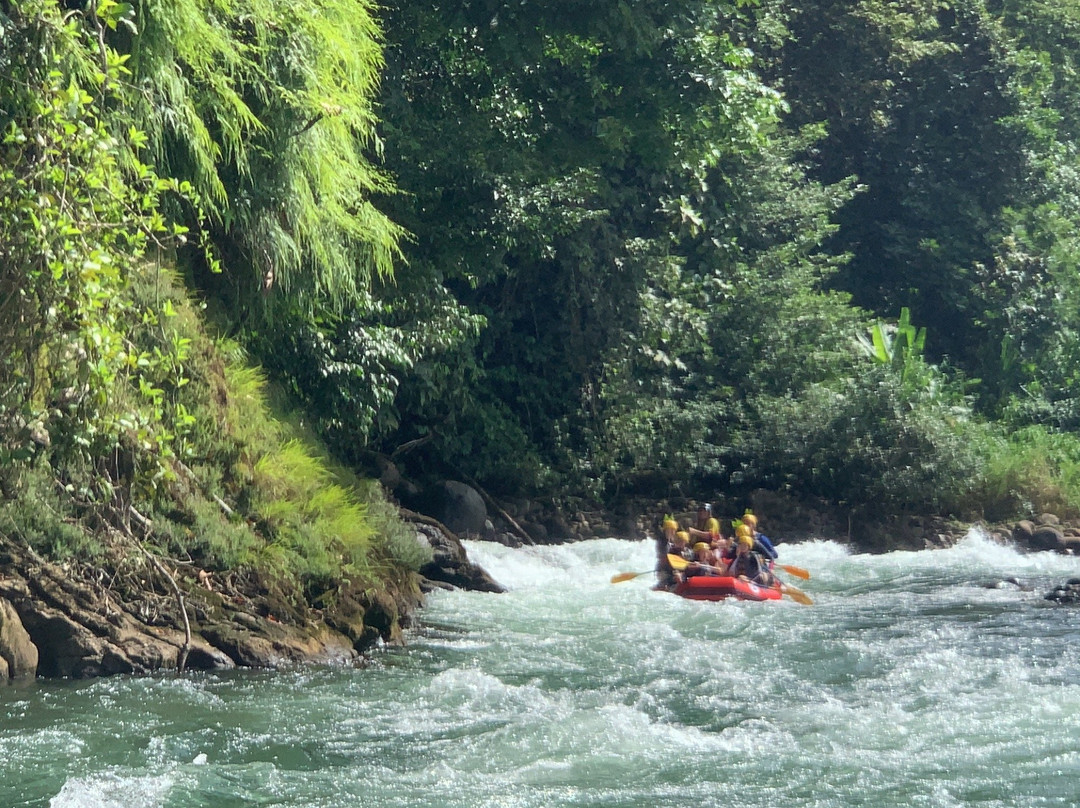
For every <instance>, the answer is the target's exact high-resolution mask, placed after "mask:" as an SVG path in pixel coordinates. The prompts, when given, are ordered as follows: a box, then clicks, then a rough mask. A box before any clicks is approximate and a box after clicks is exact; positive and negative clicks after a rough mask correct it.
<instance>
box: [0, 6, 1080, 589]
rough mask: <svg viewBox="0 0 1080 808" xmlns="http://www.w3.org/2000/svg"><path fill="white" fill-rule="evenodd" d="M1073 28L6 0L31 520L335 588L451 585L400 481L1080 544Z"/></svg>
mask: <svg viewBox="0 0 1080 808" xmlns="http://www.w3.org/2000/svg"><path fill="white" fill-rule="evenodd" d="M1078 39H1080V2H1073V0H1054V2H1049V1H1047V2H1040V1H1039V0H1023V1H1022V2H1021V0H1016V1H1015V2H1012V1H1005V2H999V1H998V0H956V1H955V2H940V1H938V0H922V1H917V0H911V1H909V2H884V1H883V0H864V1H863V2H855V1H851V2H830V1H829V0H820V1H819V2H814V1H813V0H811V1H809V2H791V1H790V0H789V1H788V2H782V1H781V0H760V2H747V1H746V0H739V1H738V2H733V3H729V2H712V1H709V2H706V1H705V0H689V1H688V2H681V3H671V2H667V1H666V0H639V1H638V2H629V0H596V2H592V3H580V2H576V0H575V1H573V2H571V0H550V1H549V2H544V3H523V2H499V1H498V0H471V1H470V2H464V3H463V2H454V3H450V2H447V3H441V2H409V3H405V2H392V1H391V2H387V3H385V4H383V5H381V6H378V7H376V6H375V4H373V3H369V2H365V1H364V0H291V2H288V3H285V2H281V1H280V0H236V2H231V3H220V2H213V1H212V0H174V1H173V2H169V3H163V2H155V0H140V2H133V3H120V2H115V0H90V1H89V2H81V1H78V0H69V1H68V2H59V0H3V2H0V76H2V82H0V125H2V131H0V138H2V142H0V154H2V159H0V333H2V335H3V341H4V346H5V350H4V352H3V356H0V483H2V486H3V498H4V502H3V504H2V505H0V508H2V509H3V511H4V513H3V516H4V524H5V525H7V527H4V528H3V529H4V530H5V531H6V532H8V533H10V534H12V535H19V536H22V537H24V538H25V539H26V540H27V541H29V542H30V543H31V544H33V545H35V546H37V547H38V548H39V549H41V550H43V551H47V552H50V553H52V554H54V555H59V556H73V557H88V558H94V557H95V555H96V554H99V553H102V552H104V549H105V548H103V547H102V546H101V540H100V539H98V538H94V536H95V535H96V534H95V532H94V530H93V529H92V528H93V523H94V519H106V520H108V519H113V520H114V521H115V520H116V519H117V518H119V519H121V520H123V519H125V518H129V515H130V514H131V513H133V512H134V513H137V514H145V515H147V516H148V517H149V518H151V519H152V520H153V523H154V524H155V525H157V526H158V527H157V532H156V534H155V536H154V541H155V542H157V544H158V546H159V547H160V549H161V551H162V552H164V553H168V554H170V555H173V556H177V555H184V556H187V557H191V558H194V559H195V560H196V561H197V562H198V563H200V564H203V565H206V566H210V567H214V566H217V567H221V568H233V567H237V566H245V565H248V566H253V567H255V568H259V569H267V570H272V571H276V572H277V573H279V574H281V575H283V576H284V577H285V578H286V579H288V580H290V581H292V582H293V583H294V584H295V585H296V586H297V587H298V589H299V590H301V591H303V592H304V593H306V596H307V597H309V598H317V597H319V596H320V593H325V592H326V591H328V590H331V589H333V588H334V587H335V586H338V585H339V584H340V581H341V580H343V579H346V578H349V579H355V578H360V579H363V580H367V581H371V582H377V581H379V580H382V579H385V578H386V577H387V576H389V575H394V574H397V572H395V571H402V570H405V571H407V570H415V569H417V568H418V567H419V565H421V564H422V563H423V561H424V557H423V553H422V551H421V550H419V549H418V548H416V547H415V543H414V542H412V541H411V539H410V538H409V536H408V535H407V532H406V531H405V530H404V529H403V527H402V526H401V524H400V522H399V521H398V519H397V517H396V515H395V508H394V506H393V503H392V502H390V501H388V499H387V496H386V494H385V492H384V491H383V490H382V488H381V487H380V486H379V485H378V484H377V483H375V482H373V481H372V480H371V479H370V478H371V477H372V476H377V474H378V473H379V470H380V469H382V470H383V471H385V469H386V467H387V466H388V465H392V466H393V467H394V468H395V470H397V471H398V472H400V474H401V475H403V476H404V478H405V479H407V480H409V481H415V482H416V484H417V485H418V486H420V487H422V486H423V484H424V483H425V482H429V481H433V480H439V479H446V478H452V479H469V480H473V481H475V484H476V485H478V486H481V487H482V488H483V489H484V490H485V491H487V492H490V494H491V495H493V496H495V497H497V498H501V499H503V500H515V499H518V500H530V501H544V502H549V503H553V506H557V507H558V508H559V509H561V510H564V511H566V512H571V511H574V510H582V509H586V510H587V509H597V508H599V509H605V508H614V507H616V506H617V505H618V503H621V502H627V501H634V500H643V499H644V500H648V499H652V500H654V501H655V500H657V499H678V498H682V497H702V496H705V497H711V496H715V495H717V494H722V495H723V496H725V497H728V498H731V499H738V498H739V497H740V496H747V495H749V493H750V492H751V491H754V490H761V489H764V490H768V491H777V492H789V493H791V494H792V495H795V496H798V497H803V498H807V499H810V500H813V501H815V502H817V503H819V504H820V505H821V506H822V507H826V508H831V509H834V510H835V511H836V512H838V513H843V514H848V515H852V514H853V515H856V516H861V517H868V516H881V517H887V516H893V515H897V514H904V513H917V514H926V515H941V516H955V517H959V518H965V519H971V518H988V519H1005V518H1011V517H1015V516H1024V515H1028V514H1032V513H1039V512H1042V511H1047V510H1051V511H1054V512H1057V513H1060V514H1062V515H1063V516H1074V515H1078V514H1080V441H1078V440H1077V430H1078V427H1080V399H1078V397H1077V396H1078V390H1080V388H1078V385H1077V374H1078V373H1080V340H1078V334H1077V331H1078V327H1080V305H1078V304H1080V271H1078V262H1080V238H1078V236H1080V230H1078V225H1080V197H1078V189H1080V186H1078V178H1080V155H1078V138H1080V129H1078V125H1080V119H1078V117H1077V115H1078V112H1077V106H1076V103H1075V99H1076V98H1077V97H1078V95H1080V92H1078V91H1080V86H1078V85H1080V78H1078V73H1077V64H1076V62H1077V56H1078V54H1080V41H1078ZM256 368H258V370H256ZM403 490H404V489H403ZM395 493H397V494H398V495H402V492H400V491H399V492H395ZM41 503H47V505H48V506H47V507H46V508H45V509H44V510H42V507H41ZM125 515H128V516H125Z"/></svg>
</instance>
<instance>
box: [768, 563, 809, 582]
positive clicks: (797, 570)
mask: <svg viewBox="0 0 1080 808" xmlns="http://www.w3.org/2000/svg"><path fill="white" fill-rule="evenodd" d="M776 566H778V567H779V568H780V569H782V570H783V571H784V572H786V573H787V574H788V575H794V576H795V577H796V578H802V579H803V580H804V581H809V580H810V573H809V572H808V571H806V570H804V569H803V568H802V567H793V566H791V565H790V564H777V565H776Z"/></svg>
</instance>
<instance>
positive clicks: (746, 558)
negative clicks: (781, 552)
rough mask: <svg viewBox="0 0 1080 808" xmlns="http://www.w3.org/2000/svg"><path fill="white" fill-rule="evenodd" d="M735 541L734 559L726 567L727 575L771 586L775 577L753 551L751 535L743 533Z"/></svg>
mask: <svg viewBox="0 0 1080 808" xmlns="http://www.w3.org/2000/svg"><path fill="white" fill-rule="evenodd" d="M735 543H736V547H737V550H736V553H735V560H734V561H732V562H731V565H730V566H729V567H728V575H730V576H731V577H732V578H742V579H743V580H744V581H750V582H751V583H755V584H759V585H761V586H772V585H773V583H774V582H775V580H776V578H775V577H774V576H773V574H772V573H771V572H769V570H768V568H767V567H766V565H765V564H764V563H763V562H762V561H761V558H760V556H758V555H757V553H755V552H754V551H753V548H754V539H753V537H751V536H748V535H746V534H745V533H743V534H742V535H739V536H738V537H737V538H736V539H735Z"/></svg>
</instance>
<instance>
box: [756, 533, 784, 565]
mask: <svg viewBox="0 0 1080 808" xmlns="http://www.w3.org/2000/svg"><path fill="white" fill-rule="evenodd" d="M754 551H755V552H758V553H761V554H762V555H763V556H766V557H767V558H771V559H772V560H773V561H775V560H776V559H778V558H779V557H780V554H779V553H778V552H776V547H774V546H773V543H772V541H770V539H769V537H768V536H766V535H765V534H764V533H758V534H757V536H755V537H754Z"/></svg>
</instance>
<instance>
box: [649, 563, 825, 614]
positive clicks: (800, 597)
mask: <svg viewBox="0 0 1080 808" xmlns="http://www.w3.org/2000/svg"><path fill="white" fill-rule="evenodd" d="M667 559H668V563H669V564H671V567H672V569H677V570H684V569H686V568H687V567H689V566H690V565H691V564H694V563H697V562H694V561H687V560H686V559H685V558H683V557H682V556H677V555H673V554H671V553H669V554H668V557H667ZM701 566H703V567H708V568H709V569H711V570H715V569H719V568H718V567H713V566H710V565H708V564H702V565H701ZM779 583H780V591H781V592H782V593H783V594H785V595H787V596H788V597H789V598H791V599H792V600H793V601H795V602H796V603H801V604H802V605H803V606H813V605H814V601H812V600H811V599H810V596H809V595H807V594H806V593H805V592H803V591H802V590H801V589H796V588H795V587H793V586H791V585H790V584H785V583H784V582H783V581H780V582H779Z"/></svg>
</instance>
